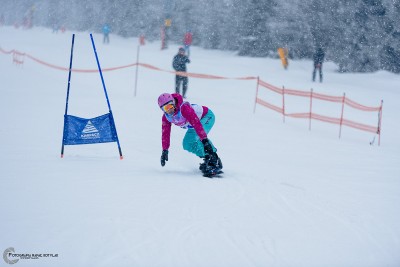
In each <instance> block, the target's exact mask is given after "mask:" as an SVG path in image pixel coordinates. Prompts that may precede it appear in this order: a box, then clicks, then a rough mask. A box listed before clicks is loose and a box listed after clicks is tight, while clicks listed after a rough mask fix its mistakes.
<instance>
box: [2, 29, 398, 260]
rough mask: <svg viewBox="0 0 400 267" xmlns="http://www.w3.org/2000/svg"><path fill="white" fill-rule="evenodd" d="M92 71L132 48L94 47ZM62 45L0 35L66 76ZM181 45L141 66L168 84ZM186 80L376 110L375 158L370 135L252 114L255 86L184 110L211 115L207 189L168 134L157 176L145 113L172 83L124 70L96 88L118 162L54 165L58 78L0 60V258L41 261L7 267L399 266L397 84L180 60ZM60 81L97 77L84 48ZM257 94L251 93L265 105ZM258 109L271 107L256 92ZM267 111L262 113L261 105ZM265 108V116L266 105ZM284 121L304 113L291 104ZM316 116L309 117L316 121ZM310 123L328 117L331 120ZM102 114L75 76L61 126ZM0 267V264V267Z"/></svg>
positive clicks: (58, 40)
mask: <svg viewBox="0 0 400 267" xmlns="http://www.w3.org/2000/svg"><path fill="white" fill-rule="evenodd" d="M93 36H94V40H95V43H96V47H97V52H98V56H99V60H100V64H101V66H102V68H109V67H115V66H122V65H126V64H130V63H134V62H136V54H137V44H138V40H137V38H122V37H118V36H116V35H111V38H110V39H111V40H110V44H109V45H104V44H103V43H102V36H101V35H100V34H94V35H93ZM71 37H72V33H71V32H66V33H64V34H61V33H58V34H52V33H51V30H50V29H45V28H34V29H32V30H22V29H14V28H11V27H1V28H0V46H1V47H2V48H3V49H5V50H11V49H17V50H19V51H21V52H26V53H29V54H30V55H33V56H35V57H37V58H39V59H41V60H43V61H45V62H48V63H51V64H54V65H58V66H62V67H68V66H69V59H70V49H71ZM177 48H178V45H174V44H170V46H169V49H167V50H160V43H159V42H147V43H146V45H145V46H143V47H141V50H140V62H143V63H148V64H151V65H154V66H157V67H160V68H162V69H166V70H171V69H172V66H171V63H172V57H173V56H174V55H175V54H176V52H177ZM191 60H192V62H191V63H190V64H189V65H188V71H190V72H195V73H204V74H212V75H219V76H226V77H243V76H260V78H261V79H262V80H264V81H266V82H268V83H271V84H274V85H276V86H279V87H280V86H282V85H284V86H285V87H287V88H291V89H298V90H304V91H309V90H310V88H313V90H314V92H319V93H323V94H328V95H334V96H341V95H343V93H344V92H345V93H346V96H347V97H349V98H350V99H352V100H354V101H356V102H359V103H361V104H363V105H366V106H379V105H380V101H381V99H383V100H384V104H383V119H382V136H381V145H380V146H378V145H377V139H376V140H375V143H374V145H370V144H369V142H370V141H371V140H372V139H373V137H374V134H371V133H368V132H364V131H360V130H356V129H352V128H348V127H343V129H342V137H341V138H340V139H339V138H338V136H339V126H338V125H333V124H328V123H324V122H319V121H312V123H311V131H309V129H308V127H309V122H308V120H304V119H294V118H286V120H285V123H283V120H282V115H280V114H278V113H276V112H274V111H272V110H269V109H266V108H265V107H263V106H260V105H257V108H256V112H255V113H253V106H254V98H255V92H256V81H255V80H250V81H240V80H210V79H197V78H189V90H188V100H189V101H190V102H191V103H197V104H201V105H205V106H208V107H209V108H211V109H212V110H213V111H214V113H215V114H216V123H215V125H214V128H213V129H212V131H211V132H210V134H209V138H210V139H211V140H212V141H213V143H214V144H215V145H216V147H217V148H218V153H219V155H220V157H221V158H222V161H223V164H224V171H225V173H224V174H223V178H215V179H208V178H204V177H202V175H201V174H200V172H199V170H198V164H199V163H200V162H201V160H200V159H199V158H197V157H196V156H195V155H193V154H189V153H188V152H187V151H184V150H183V149H182V145H181V143H182V138H183V136H184V134H185V130H182V129H180V128H178V127H174V126H173V128H172V133H171V148H170V151H169V161H168V162H167V164H166V166H165V167H161V166H160V155H161V150H162V148H161V116H162V112H161V111H160V109H159V108H158V106H157V97H158V95H159V94H161V93H163V92H173V91H174V75H173V74H171V73H166V72H158V71H153V70H149V69H145V68H139V80H138V89H137V96H136V97H134V85H135V70H136V69H135V67H131V68H126V69H122V70H116V71H110V72H104V73H103V75H104V80H105V84H106V86H107V92H108V96H109V98H110V103H111V108H112V111H113V114H114V118H115V123H116V127H117V131H118V136H119V139H120V143H121V147H122V152H123V154H124V159H123V160H120V159H119V155H118V149H117V145H116V143H107V144H96V145H79V146H66V147H65V155H64V158H63V159H61V158H60V150H61V140H62V131H63V116H64V111H65V100H66V90H67V81H68V72H66V71H61V70H56V69H52V68H49V67H47V66H44V65H40V64H38V63H36V62H34V61H32V60H31V59H29V58H26V57H25V63H24V64H23V65H22V66H16V65H13V63H12V56H11V55H5V54H1V53H0V68H1V71H0V81H1V91H0V95H1V97H0V113H1V114H2V127H1V128H0V147H1V154H0V178H1V186H0V200H1V201H0V210H1V213H2V216H1V220H0V249H1V252H3V251H4V250H5V249H7V248H9V247H13V248H14V249H15V253H53V254H58V257H53V258H39V259H36V260H32V259H31V260H28V259H21V260H20V261H19V262H18V263H17V265H18V266H171V267H186V266H199V267H200V266H219V267H222V266H241V267H244V266H281V267H290V266H304V267H312V266H335V267H341V266H343V267H347V266H353V267H355V266H360V267H361V266H363V267H365V266H400V212H399V203H400V131H399V130H400V128H399V114H400V90H399V89H400V76H399V75H395V74H392V73H388V72H384V71H380V72H376V73H366V74H352V73H348V74H339V73H337V72H336V69H337V66H335V65H334V64H333V63H330V62H327V63H325V65H324V75H325V80H324V83H312V82H311V72H312V62H311V61H309V60H297V61H290V62H289V64H290V65H289V69H288V70H284V69H283V68H282V66H281V63H280V61H279V60H278V59H269V58H249V57H239V56H237V55H236V53H234V52H222V51H216V50H206V49H202V48H199V47H192V48H191ZM73 68H77V69H96V68H97V65H96V60H95V57H94V53H93V50H92V45H91V41H90V37H89V33H86V32H85V33H81V32H78V33H76V38H75V50H74V61H73ZM262 92H264V93H262ZM261 93H262V94H265V96H264V97H265V99H266V100H268V101H269V102H274V101H276V103H277V105H279V104H280V101H281V98H280V97H281V96H279V95H276V94H273V93H268V92H267V90H266V89H262V88H260V94H261ZM268 96H271V98H270V99H267V97H268ZM274 98H275V99H276V100H273V99H274ZM286 105H287V108H288V109H293V110H298V111H299V112H308V109H309V104H308V100H307V99H306V100H304V99H302V98H300V97H292V98H291V99H289V97H288V100H287V101H286ZM318 108H320V111H321V112H319V110H318ZM313 111H314V112H317V113H322V114H325V115H327V116H332V117H339V116H340V111H341V105H340V104H337V103H336V104H332V103H330V102H321V103H319V104H318V103H317V101H315V104H314V106H313ZM107 112H108V108H107V103H106V100H105V97H104V92H103V88H102V84H101V80H100V76H99V74H98V73H76V72H73V73H72V77H71V93H70V100H69V110H68V114H71V115H75V116H79V117H84V118H91V117H96V116H99V115H102V114H105V113H107ZM345 117H347V118H349V119H353V120H356V121H358V122H361V123H366V124H370V125H376V124H377V114H376V112H373V113H369V112H361V111H357V110H354V109H352V108H350V107H345ZM0 265H1V266H6V265H7V264H6V263H5V262H4V261H3V260H2V264H0Z"/></svg>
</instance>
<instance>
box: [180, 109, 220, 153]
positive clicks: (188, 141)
mask: <svg viewBox="0 0 400 267" xmlns="http://www.w3.org/2000/svg"><path fill="white" fill-rule="evenodd" d="M200 122H201V124H202V125H203V128H204V131H205V132H206V133H207V134H208V133H209V132H210V130H211V128H212V127H213V126H214V122H215V116H214V113H213V112H212V111H211V109H208V112H207V114H206V115H205V116H204V117H203V118H202V119H201V120H200ZM208 140H209V141H210V143H211V146H212V147H213V150H214V152H216V151H217V149H216V148H215V147H214V145H213V144H212V142H211V140H210V139H208ZM182 145H183V149H184V150H187V151H189V152H190V153H193V154H196V155H197V156H198V157H200V158H204V156H205V153H204V146H203V143H202V142H201V140H200V137H199V136H198V135H197V133H196V131H195V130H194V129H193V128H189V129H188V130H187V131H186V134H185V137H184V138H183V143H182Z"/></svg>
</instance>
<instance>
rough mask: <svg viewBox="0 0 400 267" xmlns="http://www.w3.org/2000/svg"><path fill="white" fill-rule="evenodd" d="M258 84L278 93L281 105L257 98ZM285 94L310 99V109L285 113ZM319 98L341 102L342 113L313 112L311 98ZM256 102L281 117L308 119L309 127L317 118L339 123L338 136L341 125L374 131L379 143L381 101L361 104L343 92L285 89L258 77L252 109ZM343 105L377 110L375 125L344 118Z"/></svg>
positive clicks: (369, 110)
mask: <svg viewBox="0 0 400 267" xmlns="http://www.w3.org/2000/svg"><path fill="white" fill-rule="evenodd" d="M259 86H261V87H263V88H266V89H269V90H270V91H272V92H275V93H278V94H280V95H282V107H278V106H276V105H273V104H271V103H268V102H267V101H265V100H262V99H260V98H259V96H258V95H259V92H258V90H259ZM285 95H292V96H300V97H307V98H309V99H310V111H309V112H305V113H286V112H285ZM314 98H315V99H319V100H322V101H329V102H334V103H341V105H342V113H341V117H340V118H334V117H328V116H323V115H320V114H317V113H314V112H313V111H312V100H313V99H314ZM256 104H259V105H262V106H264V107H266V108H269V109H272V110H274V111H276V112H278V113H280V114H282V115H283V118H285V117H292V118H303V119H309V120H310V129H311V120H312V119H314V120H318V121H323V122H327V123H332V124H338V125H340V131H339V138H340V136H341V129H342V125H345V126H348V127H351V128H355V129H358V130H362V131H366V132H371V133H376V134H378V135H379V141H378V144H379V145H380V134H381V121H382V105H383V101H381V105H380V106H378V107H368V106H365V105H361V104H359V103H357V102H355V101H353V100H351V99H349V98H347V97H346V95H345V94H343V96H331V95H325V94H320V93H315V92H313V91H312V89H311V91H310V92H306V91H300V90H293V89H286V88H279V87H276V86H274V85H271V84H269V83H266V82H264V81H262V80H260V79H258V82H257V92H256V99H255V103H254V111H255V107H256ZM344 105H347V106H349V107H352V108H354V109H358V110H361V111H367V112H378V124H377V125H376V126H372V125H367V124H363V123H360V122H355V121H352V120H348V119H345V118H344V117H343V115H344Z"/></svg>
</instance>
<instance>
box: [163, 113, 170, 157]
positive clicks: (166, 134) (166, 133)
mask: <svg viewBox="0 0 400 267" xmlns="http://www.w3.org/2000/svg"><path fill="white" fill-rule="evenodd" d="M161 125H162V126H161V143H162V149H163V150H165V149H166V150H168V149H169V145H170V139H171V123H170V122H169V121H168V120H167V118H165V115H163V116H162V124H161Z"/></svg>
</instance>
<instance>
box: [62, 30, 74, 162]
mask: <svg viewBox="0 0 400 267" xmlns="http://www.w3.org/2000/svg"><path fill="white" fill-rule="evenodd" d="M74 42H75V34H72V45H71V56H70V59H69V71H68V86H67V99H66V101H65V113H64V130H63V140H62V145H61V158H62V157H64V137H65V123H66V120H67V113H68V100H69V89H70V84H71V69H72V58H73V54H74Z"/></svg>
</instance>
